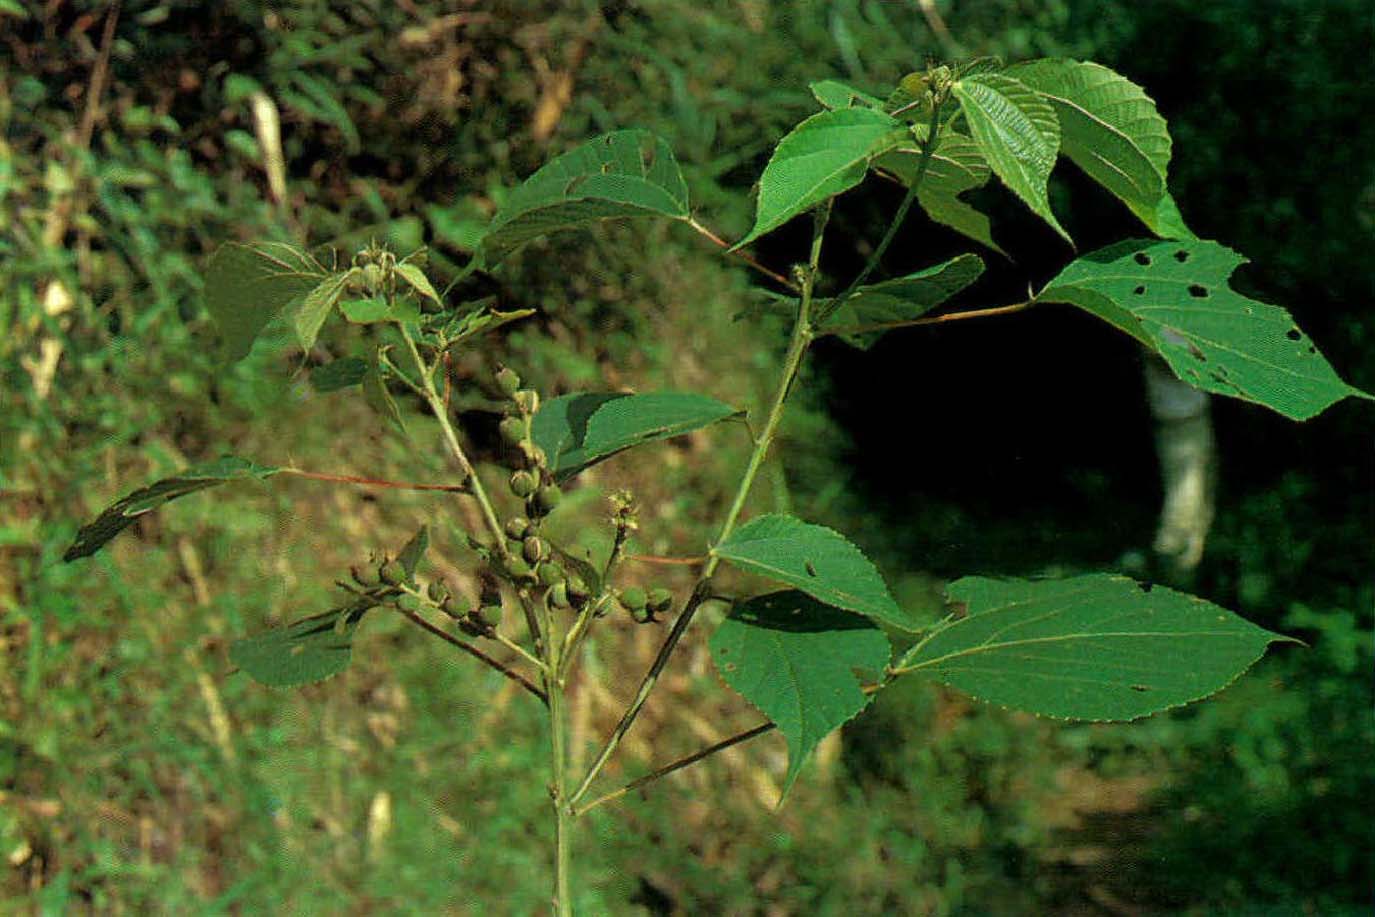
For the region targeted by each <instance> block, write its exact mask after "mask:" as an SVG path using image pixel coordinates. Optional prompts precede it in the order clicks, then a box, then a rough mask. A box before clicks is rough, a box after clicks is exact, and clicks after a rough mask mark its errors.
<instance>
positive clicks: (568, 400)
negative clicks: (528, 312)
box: [530, 392, 741, 480]
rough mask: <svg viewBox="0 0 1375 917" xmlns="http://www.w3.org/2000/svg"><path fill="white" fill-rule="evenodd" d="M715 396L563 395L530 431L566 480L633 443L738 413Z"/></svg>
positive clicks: (546, 406) (542, 409)
mask: <svg viewBox="0 0 1375 917" xmlns="http://www.w3.org/2000/svg"><path fill="white" fill-rule="evenodd" d="M740 413H741V412H740V411H738V410H736V409H735V408H733V407H731V406H730V405H728V404H723V403H721V402H720V401H717V400H716V399H715V398H708V397H706V396H705V395H696V394H691V393H688V392H651V393H648V394H644V395H628V394H622V393H602V394H587V393H580V394H571V395H561V396H560V397H558V398H554V399H552V400H550V401H547V402H545V403H544V404H543V405H542V406H541V407H540V409H539V412H538V413H537V414H535V417H534V420H533V422H532V424H531V428H530V434H531V436H532V438H533V439H534V441H535V444H536V445H538V446H540V447H541V448H542V449H544V451H545V454H546V455H548V456H549V467H550V470H551V471H552V472H553V474H554V477H556V478H558V479H560V480H563V479H565V478H569V477H572V476H573V475H575V474H577V473H578V472H579V471H582V470H583V469H584V468H587V467H588V466H590V465H595V464H596V463H597V462H600V461H603V460H605V459H608V458H610V457H611V456H613V455H615V454H616V453H617V452H620V451H622V450H624V449H629V448H630V447H631V446H638V445H640V444H642V443H649V442H654V441H655V440H660V439H668V438H669V437H672V436H679V435H681V434H683V433H689V432H691V431H693V430H699V429H701V428H702V427H705V426H708V425H710V424H713V423H716V422H718V421H721V420H725V419H727V418H729V417H736V416H738V415H739V414H740Z"/></svg>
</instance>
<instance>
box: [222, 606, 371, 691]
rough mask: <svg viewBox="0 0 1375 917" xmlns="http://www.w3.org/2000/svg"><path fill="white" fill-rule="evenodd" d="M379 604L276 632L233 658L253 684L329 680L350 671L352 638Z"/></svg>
mask: <svg viewBox="0 0 1375 917" xmlns="http://www.w3.org/2000/svg"><path fill="white" fill-rule="evenodd" d="M374 605H375V603H374V602H373V601H372V600H371V599H367V598H360V599H359V600H358V601H356V602H354V603H353V604H351V605H347V606H345V607H343V608H334V609H331V610H330V611H327V612H325V613H323V614H318V615H313V616H311V617H309V618H305V619H303V620H300V621H296V622H294V623H291V624H286V625H283V626H281V627H275V628H273V629H272V630H269V631H265V632H263V633H261V634H257V635H256V636H253V637H248V638H246V639H243V640H236V641H234V642H233V643H232V644H230V646H229V659H230V661H231V662H233V663H234V664H235V665H237V666H238V667H239V668H241V669H243V670H244V671H245V672H247V673H248V674H249V675H250V676H251V677H252V678H253V680H254V681H257V682H259V683H261V684H264V685H268V686H269V687H273V688H291V687H295V686H296V685H304V684H310V683H311V682H316V681H324V680H325V679H326V678H329V677H331V676H333V675H338V674H339V673H340V672H342V671H344V669H346V668H348V666H349V662H350V660H351V659H352V658H353V635H354V633H355V632H356V631H357V630H358V625H359V623H360V622H361V621H362V620H363V615H364V614H366V613H367V611H368V609H369V608H372V607H373V606H374Z"/></svg>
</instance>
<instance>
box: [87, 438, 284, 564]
mask: <svg viewBox="0 0 1375 917" xmlns="http://www.w3.org/2000/svg"><path fill="white" fill-rule="evenodd" d="M281 470H282V469H280V468H272V467H269V466H266V465H257V464H254V463H253V462H250V461H248V460H247V459H241V458H236V457H235V456H232V455H226V456H224V457H223V458H219V459H216V460H215V461H213V462H207V463H205V464H202V465H197V466H195V467H193V468H188V469H186V470H185V471H183V472H181V473H180V474H178V475H174V476H173V477H170V478H163V479H162V480H161V481H156V482H154V483H152V484H149V485H148V486H147V487H143V488H140V489H139V490H136V491H134V492H133V493H131V494H129V495H128V496H126V497H124V498H123V499H121V500H119V501H117V502H116V503H114V504H112V505H111V506H110V507H109V508H108V509H106V510H105V511H104V512H103V513H101V514H100V515H99V516H97V517H96V518H95V519H94V520H92V521H91V522H88V523H87V524H86V525H83V526H82V527H81V530H80V531H78V532H77V533H76V539H75V540H74V541H73V542H72V545H71V547H69V548H68V549H67V550H66V552H65V553H64V554H63V555H62V559H63V560H64V561H73V560H76V559H78V558H81V557H90V556H91V555H92V554H94V553H95V552H96V551H99V550H100V549H101V548H103V547H104V546H105V545H106V544H107V543H108V542H109V541H110V540H111V539H112V538H114V537H115V536H116V535H118V534H119V533H120V532H122V531H124V530H125V529H126V528H128V527H129V526H131V525H133V524H134V520H135V519H137V518H138V517H139V516H142V515H143V514H144V513H147V512H152V511H153V510H155V509H157V508H158V507H159V506H161V505H162V504H164V503H166V502H168V501H169V500H175V499H177V498H178V497H184V496H186V495H187V494H192V493H195V492H196V491H198V490H205V489H206V488H207V487H214V486H216V485H218V484H224V483H225V482H227V481H249V480H257V481H263V480H266V479H268V478H270V477H272V476H273V475H274V474H277V473H279V472H280V471H281Z"/></svg>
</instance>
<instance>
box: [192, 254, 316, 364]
mask: <svg viewBox="0 0 1375 917" xmlns="http://www.w3.org/2000/svg"><path fill="white" fill-rule="evenodd" d="M327 276H328V272H327V271H326V270H325V269H324V268H323V267H321V266H320V264H319V262H317V261H316V260H315V259H314V258H312V257H310V255H308V254H306V253H305V252H303V251H301V250H300V249H299V248H296V247H295V246H292V245H287V244H286V243H285V242H255V243H251V244H243V243H239V242H226V243H225V244H224V245H221V246H220V247H219V249H218V250H217V251H216V252H215V254H214V255H213V256H212V257H211V259H210V266H209V268H208V269H207V270H206V274H205V305H206V308H207V309H208V310H209V311H210V317H211V318H213V319H214V320H215V324H217V325H218V326H219V328H220V333H221V335H223V337H224V358H225V359H226V360H227V361H228V362H230V363H233V362H236V361H238V360H240V359H242V358H243V357H245V356H247V355H248V351H249V350H251V349H252V347H253V340H254V339H255V338H256V337H257V336H258V334H259V333H260V332H261V331H262V330H263V329H264V328H265V327H267V323H268V322H270V321H272V319H274V318H276V317H277V316H278V315H279V314H281V313H282V312H283V310H285V309H286V308H287V307H288V306H290V305H291V304H292V303H294V302H296V301H297V300H298V299H300V298H301V297H303V296H305V295H306V294H307V293H309V292H310V291H311V290H313V289H315V288H316V287H317V286H318V285H319V284H320V283H321V282H322V281H323V280H325V278H326V277H327Z"/></svg>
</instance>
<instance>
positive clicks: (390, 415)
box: [363, 345, 406, 436]
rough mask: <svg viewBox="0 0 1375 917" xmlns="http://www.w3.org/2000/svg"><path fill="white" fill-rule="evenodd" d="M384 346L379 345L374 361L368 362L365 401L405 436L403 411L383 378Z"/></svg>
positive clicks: (364, 378) (365, 378) (375, 351)
mask: <svg viewBox="0 0 1375 917" xmlns="http://www.w3.org/2000/svg"><path fill="white" fill-rule="evenodd" d="M383 346H384V345H379V346H378V347H377V349H375V350H374V351H373V352H372V359H371V360H369V361H368V371H367V374H366V375H365V376H363V400H364V401H366V402H367V403H368V405H369V406H370V407H371V408H372V409H373V410H374V411H376V412H377V413H379V414H381V415H382V416H383V417H384V418H386V420H387V422H388V423H390V424H391V425H392V426H393V427H395V428H396V431H397V432H398V433H400V434H401V435H402V436H405V435H406V422H405V421H404V420H402V419H401V409H400V408H398V407H397V406H396V399H394V398H392V396H391V392H389V391H388V390H387V380H386V379H384V378H383V376H382V349H383Z"/></svg>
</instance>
